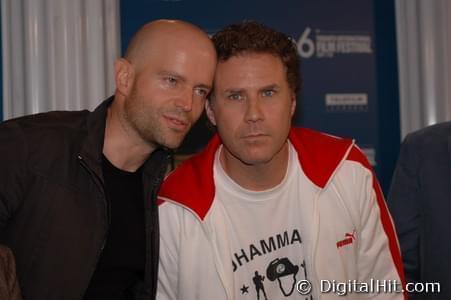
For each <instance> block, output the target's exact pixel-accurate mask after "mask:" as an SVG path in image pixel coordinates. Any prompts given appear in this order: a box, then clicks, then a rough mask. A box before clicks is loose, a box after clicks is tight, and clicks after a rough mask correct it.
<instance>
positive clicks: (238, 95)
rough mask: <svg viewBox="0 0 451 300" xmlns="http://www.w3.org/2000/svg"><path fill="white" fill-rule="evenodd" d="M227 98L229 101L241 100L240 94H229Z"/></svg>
mask: <svg viewBox="0 0 451 300" xmlns="http://www.w3.org/2000/svg"><path fill="white" fill-rule="evenodd" d="M227 98H229V99H230V100H241V99H242V97H241V94H230V95H229V96H228V97H227Z"/></svg>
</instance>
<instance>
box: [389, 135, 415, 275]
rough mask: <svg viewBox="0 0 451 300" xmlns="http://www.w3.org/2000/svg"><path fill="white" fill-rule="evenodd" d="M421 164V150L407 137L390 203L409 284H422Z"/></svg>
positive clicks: (400, 156) (395, 174)
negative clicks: (420, 280) (419, 174)
mask: <svg viewBox="0 0 451 300" xmlns="http://www.w3.org/2000/svg"><path fill="white" fill-rule="evenodd" d="M419 162H420V157H419V155H418V147H417V146H416V145H415V141H414V139H413V138H412V136H411V135H408V136H407V137H406V139H405V140H404V142H403V143H402V145H401V152H400V155H399V159H398V163H397V166H396V169H395V173H394V175H393V179H392V183H391V188H390V192H389V195H388V201H387V202H388V207H389V210H390V213H391V214H392V217H393V220H394V222H395V227H396V232H397V234H398V239H399V243H400V246H401V253H402V259H403V263H404V271H405V275H406V280H407V282H416V281H419V279H420V271H421V264H420V232H419V230H420V220H421V216H420V212H421V209H420V203H419V184H418V180H419V179H418V176H417V175H418V168H419Z"/></svg>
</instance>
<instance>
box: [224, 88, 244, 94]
mask: <svg viewBox="0 0 451 300" xmlns="http://www.w3.org/2000/svg"><path fill="white" fill-rule="evenodd" d="M243 90H244V89H240V88H231V89H226V90H224V92H223V93H224V94H233V93H241V92H242V91H243Z"/></svg>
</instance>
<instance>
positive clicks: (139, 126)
mask: <svg viewBox="0 0 451 300" xmlns="http://www.w3.org/2000/svg"><path fill="white" fill-rule="evenodd" d="M146 102H148V101H145V100H144V99H142V98H141V97H140V96H138V95H136V91H135V92H133V93H132V94H131V95H130V97H129V98H128V99H127V101H125V104H124V111H123V115H124V119H125V120H126V121H127V123H128V124H130V126H131V127H132V128H133V130H134V131H135V132H136V133H137V134H138V135H139V136H140V138H141V139H142V140H143V141H144V142H145V143H147V144H148V145H149V146H150V147H152V148H157V147H159V146H163V147H167V148H170V149H174V148H177V147H179V146H180V144H181V142H182V140H183V137H184V136H185V134H183V136H182V138H180V139H178V138H173V139H171V138H170V135H172V133H171V132H170V130H171V129H170V128H167V129H166V130H165V128H164V127H163V126H164V124H162V121H160V118H162V117H161V116H162V115H163V113H164V109H162V108H158V107H154V106H152V105H149V104H148V103H146Z"/></svg>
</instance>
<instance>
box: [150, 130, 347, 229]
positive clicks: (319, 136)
mask: <svg viewBox="0 0 451 300" xmlns="http://www.w3.org/2000/svg"><path fill="white" fill-rule="evenodd" d="M289 140H290V142H291V143H292V144H293V146H294V148H295V149H296V151H297V153H298V159H299V162H300V164H301V166H302V169H303V171H304V173H305V174H306V176H307V177H308V178H309V179H310V180H311V181H312V182H313V183H314V184H315V185H316V186H317V187H319V188H320V189H322V188H324V187H325V186H326V185H327V183H328V182H329V179H330V178H331V177H332V175H333V173H334V172H335V170H336V169H337V167H338V165H339V164H340V162H341V161H342V160H343V158H344V157H345V156H346V155H347V153H348V152H349V149H350V147H351V146H352V145H353V141H352V140H350V139H341V138H337V137H333V136H330V135H326V134H323V133H320V132H317V131H314V130H311V129H307V128H292V129H291V130H290V133H289ZM221 143H222V142H221V140H220V138H219V136H218V135H217V134H216V135H215V136H214V137H213V138H212V139H211V140H210V142H209V143H208V145H207V147H206V148H205V149H204V150H203V151H202V152H200V153H199V154H197V155H195V156H193V157H192V158H190V159H189V160H187V161H185V162H184V163H183V164H181V165H180V166H179V167H178V168H177V169H176V170H175V171H174V172H172V173H171V174H170V175H169V176H168V177H167V178H166V180H165V181H164V182H163V184H162V186H161V189H160V193H159V198H160V203H162V201H165V200H169V199H170V200H171V201H173V202H176V203H178V204H180V205H182V206H184V207H186V208H187V209H189V210H191V211H193V212H194V213H195V214H196V215H197V216H198V217H199V219H201V220H204V218H205V216H206V215H207V213H208V211H209V209H210V207H211V205H212V203H213V199H214V196H215V186H214V178H213V162H214V156H215V153H216V151H217V149H218V148H219V146H220V145H221Z"/></svg>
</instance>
